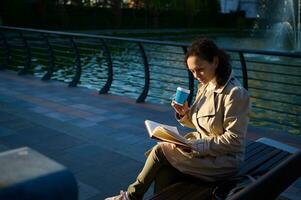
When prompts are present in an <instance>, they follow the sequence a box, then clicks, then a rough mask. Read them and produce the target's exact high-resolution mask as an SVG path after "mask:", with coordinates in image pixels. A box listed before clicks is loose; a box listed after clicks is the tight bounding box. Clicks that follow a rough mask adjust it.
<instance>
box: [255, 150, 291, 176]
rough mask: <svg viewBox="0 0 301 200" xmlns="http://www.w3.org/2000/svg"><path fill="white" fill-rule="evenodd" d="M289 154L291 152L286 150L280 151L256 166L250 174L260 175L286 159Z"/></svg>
mask: <svg viewBox="0 0 301 200" xmlns="http://www.w3.org/2000/svg"><path fill="white" fill-rule="evenodd" d="M289 155H291V154H290V153H288V152H285V151H280V152H279V153H278V154H277V155H276V156H274V157H273V158H272V159H270V160H268V161H267V162H266V163H265V164H264V165H262V166H260V167H258V168H257V169H256V170H255V171H254V172H252V175H262V174H264V173H266V172H267V171H269V170H270V169H272V168H273V167H274V166H275V165H277V164H278V163H280V162H282V161H283V160H284V159H286V158H287V157H288V156H289Z"/></svg>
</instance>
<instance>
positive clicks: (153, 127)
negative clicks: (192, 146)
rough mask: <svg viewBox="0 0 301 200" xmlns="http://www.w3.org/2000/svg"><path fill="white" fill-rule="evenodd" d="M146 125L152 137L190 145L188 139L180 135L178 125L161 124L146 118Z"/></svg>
mask: <svg viewBox="0 0 301 200" xmlns="http://www.w3.org/2000/svg"><path fill="white" fill-rule="evenodd" d="M145 126H146V128H147V131H148V134H149V136H150V137H151V138H154V137H155V138H157V139H159V140H163V141H167V142H171V143H175V144H180V145H184V146H188V145H187V144H186V142H187V139H186V138H184V137H183V136H182V135H180V133H179V131H178V129H177V127H175V126H169V125H166V124H160V123H157V122H154V121H151V120H145Z"/></svg>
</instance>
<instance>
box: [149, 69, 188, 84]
mask: <svg viewBox="0 0 301 200" xmlns="http://www.w3.org/2000/svg"><path fill="white" fill-rule="evenodd" d="M150 73H151V74H162V71H155V70H152V71H150ZM165 76H170V77H175V78H184V79H187V78H188V75H186V76H185V75H184V76H181V75H177V76H176V74H174V73H164V77H165ZM170 77H169V78H170ZM166 81H167V80H166Z"/></svg>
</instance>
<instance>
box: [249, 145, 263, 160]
mask: <svg viewBox="0 0 301 200" xmlns="http://www.w3.org/2000/svg"><path fill="white" fill-rule="evenodd" d="M267 148H268V147H267V146H266V145H262V144H257V145H256V148H255V149H252V150H250V151H248V152H246V155H245V161H247V160H249V159H254V158H256V157H258V155H260V154H261V152H263V151H264V150H265V149H267Z"/></svg>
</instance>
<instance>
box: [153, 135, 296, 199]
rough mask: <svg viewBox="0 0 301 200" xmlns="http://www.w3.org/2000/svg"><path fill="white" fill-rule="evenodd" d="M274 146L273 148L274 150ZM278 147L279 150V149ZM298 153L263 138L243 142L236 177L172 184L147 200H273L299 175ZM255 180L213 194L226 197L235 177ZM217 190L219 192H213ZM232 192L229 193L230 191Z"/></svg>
mask: <svg viewBox="0 0 301 200" xmlns="http://www.w3.org/2000/svg"><path fill="white" fill-rule="evenodd" d="M276 146H277V147H276ZM279 147H280V148H279ZM300 169H301V151H300V150H299V149H295V148H292V147H289V146H287V145H285V144H282V143H278V142H276V141H273V140H270V139H267V138H263V139H260V140H257V141H255V142H254V141H247V144H246V156H245V161H244V163H243V165H242V166H241V168H240V171H239V173H238V175H237V177H234V178H233V179H231V180H227V181H223V182H217V183H204V182H201V181H197V180H190V181H185V182H179V183H175V184H173V185H171V186H169V187H168V188H166V189H164V190H163V191H161V192H160V193H158V194H155V195H154V196H152V197H151V198H150V199H149V200H163V199H173V200H178V199H189V200H193V199H199V200H200V199H217V200H220V199H227V200H228V199H231V200H238V199H243V200H254V199H265V200H268V199H275V198H277V197H278V196H279V195H280V194H281V192H283V191H284V190H285V189H286V188H287V187H289V185H291V184H292V183H293V182H294V181H295V180H296V179H297V178H298V177H300V175H301V170H300ZM245 175H250V176H251V177H253V178H255V180H253V181H252V182H249V184H247V185H246V186H245V187H244V188H243V189H241V190H239V191H238V192H236V193H234V195H231V197H228V198H227V197H226V196H223V195H219V196H218V198H215V197H214V195H212V193H213V191H214V190H215V192H217V193H219V192H221V191H222V193H223V194H228V193H229V191H231V189H233V188H234V187H236V186H237V184H238V182H237V179H240V178H238V177H246V176H245ZM217 189H218V190H219V191H217ZM232 191H233V190H232Z"/></svg>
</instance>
